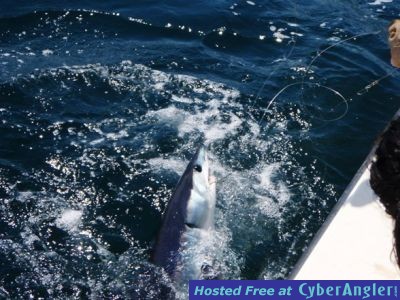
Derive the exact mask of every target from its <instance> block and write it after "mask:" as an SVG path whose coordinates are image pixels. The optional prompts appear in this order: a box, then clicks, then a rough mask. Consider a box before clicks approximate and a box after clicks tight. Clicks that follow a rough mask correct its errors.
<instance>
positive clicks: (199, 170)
mask: <svg viewBox="0 0 400 300" xmlns="http://www.w3.org/2000/svg"><path fill="white" fill-rule="evenodd" d="M193 169H195V170H196V171H197V172H199V173H201V171H202V170H203V169H202V168H201V166H200V165H195V166H194V168H193Z"/></svg>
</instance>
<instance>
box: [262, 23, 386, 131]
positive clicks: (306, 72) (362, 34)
mask: <svg viewBox="0 0 400 300" xmlns="http://www.w3.org/2000/svg"><path fill="white" fill-rule="evenodd" d="M380 32H381V30H378V31H372V32H367V33H360V34H357V35H354V36H351V37H348V38H346V39H343V40H340V41H338V42H336V43H334V44H332V45H330V46H328V47H326V48H324V49H323V50H322V51H320V52H318V53H317V55H316V56H315V57H314V58H313V59H312V60H311V61H310V63H309V64H308V65H307V67H306V70H305V72H304V75H303V77H302V79H301V81H299V82H295V83H290V84H287V85H286V86H284V87H283V88H282V89H280V90H279V91H278V92H277V93H276V94H275V95H274V96H273V97H272V99H271V100H270V101H269V103H268V105H267V108H266V111H265V112H264V113H263V115H262V117H261V119H260V121H259V122H258V125H260V124H261V122H262V121H263V119H264V117H265V116H266V114H267V111H268V109H269V108H270V107H271V105H272V104H273V103H274V102H275V101H276V99H277V98H278V97H279V96H280V95H281V94H282V93H283V92H284V91H285V90H286V89H288V88H289V87H291V86H295V85H300V86H301V103H302V106H303V108H304V109H306V107H305V105H304V101H303V100H304V92H303V91H304V85H310V86H317V87H321V88H324V89H326V90H328V91H330V92H333V93H334V94H335V95H336V96H338V97H339V98H340V99H341V100H342V103H344V104H345V112H344V113H342V114H341V115H340V116H338V117H336V118H333V119H329V120H326V119H325V120H324V119H323V121H326V122H331V121H337V120H339V119H341V118H343V117H344V116H345V115H346V114H347V112H348V109H349V105H348V100H347V99H346V98H345V97H344V96H343V95H342V94H341V93H340V92H339V91H337V90H335V89H333V88H331V87H329V86H325V85H321V84H319V83H314V82H307V81H305V77H306V76H307V75H308V73H309V71H310V69H311V67H312V66H313V65H314V63H315V62H316V60H317V59H318V58H319V57H321V56H322V55H323V54H324V53H325V52H327V51H329V50H330V49H332V48H333V47H336V46H339V45H341V44H343V43H345V42H347V41H350V40H354V39H357V38H360V37H365V36H369V35H377V34H379V33H380ZM391 74H392V73H390V74H387V75H385V76H384V77H382V78H380V79H378V80H375V81H374V82H373V83H371V84H370V85H368V86H367V87H366V88H367V89H368V88H371V87H372V86H374V85H376V84H378V83H379V82H380V81H381V80H383V79H384V78H386V77H389V76H390V75H391ZM361 91H362V90H360V91H359V92H361Z"/></svg>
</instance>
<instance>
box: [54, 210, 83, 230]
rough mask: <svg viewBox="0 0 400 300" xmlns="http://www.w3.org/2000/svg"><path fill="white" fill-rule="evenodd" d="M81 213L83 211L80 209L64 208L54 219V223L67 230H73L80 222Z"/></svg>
mask: <svg viewBox="0 0 400 300" xmlns="http://www.w3.org/2000/svg"><path fill="white" fill-rule="evenodd" d="M82 215H83V211H81V210H74V209H66V210H64V211H63V212H62V214H61V216H60V217H59V218H58V219H57V220H56V225H57V226H58V227H60V228H63V229H66V230H68V231H75V230H77V228H78V226H79V224H80V223H81V218H82Z"/></svg>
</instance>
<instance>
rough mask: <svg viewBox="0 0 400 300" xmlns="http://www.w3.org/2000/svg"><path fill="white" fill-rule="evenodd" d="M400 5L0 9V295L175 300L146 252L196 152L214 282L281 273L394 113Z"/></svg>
mask: <svg viewBox="0 0 400 300" xmlns="http://www.w3.org/2000/svg"><path fill="white" fill-rule="evenodd" d="M399 12H400V7H399V6H398V5H396V3H392V2H388V3H380V1H375V3H374V1H372V0H371V3H367V2H365V1H348V0H341V1H325V0H315V1H259V0H254V1H192V2H190V1H168V2H164V1H162V2H160V1H134V2H132V1H112V2H111V1H83V0H81V1H69V2H68V3H63V2H62V1H58V2H55V1H2V2H1V3H0V238H1V240H0V298H12V299H16V298H21V299H27V298H29V297H32V298H34V299H38V298H45V299H65V298H77V299H78V298H92V299H99V298H113V297H114V299H160V298H162V297H164V298H165V297H168V295H169V297H171V298H174V297H180V298H185V295H184V294H183V295H182V294H179V291H178V292H177V293H176V294H175V292H174V291H175V290H176V289H177V290H179V287H178V288H177V287H174V286H173V284H172V283H171V282H170V281H169V279H168V278H167V276H166V275H165V274H164V273H163V272H162V270H160V269H159V268H157V267H155V266H153V265H152V264H151V263H149V257H150V254H151V248H152V245H153V241H154V238H155V236H156V234H157V231H158V229H159V227H160V223H161V217H162V212H163V210H164V209H165V207H166V204H167V201H168V199H169V197H170V195H171V192H172V190H173V188H174V186H175V184H176V183H177V181H178V179H179V176H180V174H181V173H182V171H183V170H184V168H185V166H186V163H187V162H188V160H189V159H190V157H191V155H192V154H193V153H194V151H195V149H196V147H197V145H199V144H200V143H206V144H207V145H209V149H210V156H211V159H212V161H213V163H212V168H213V170H214V173H215V175H216V176H217V178H219V180H220V181H219V183H217V189H218V191H217V193H218V196H217V211H216V232H215V235H214V236H213V237H212V238H211V240H210V248H211V249H210V253H215V261H217V262H218V265H219V269H220V270H221V273H222V278H225V279H229V278H233V279H256V278H261V279H276V278H286V277H287V276H288V275H289V274H290V271H291V269H292V267H293V266H294V264H295V263H296V261H297V260H298V258H299V257H300V255H301V254H302V252H303V251H304V250H305V249H306V247H307V245H308V244H309V242H310V240H311V238H312V237H313V235H314V234H315V232H316V231H317V230H318V228H319V226H320V225H321V224H322V222H323V221H324V220H325V218H326V216H327V215H328V214H329V212H330V210H331V208H332V207H333V205H334V204H335V203H336V201H337V200H338V198H339V197H340V195H341V193H342V192H343V190H344V189H345V187H346V185H347V184H348V183H349V181H350V180H351V178H352V176H353V175H354V173H355V172H356V170H357V169H358V167H359V166H360V164H361V163H362V161H363V160H364V158H365V156H366V155H367V153H368V152H369V150H370V147H371V145H372V144H373V141H374V139H375V138H376V136H377V135H378V134H379V132H380V131H381V130H382V129H383V128H384V126H385V124H386V122H387V121H388V120H389V119H390V118H391V116H392V115H393V114H394V113H395V111H396V110H397V109H398V107H399V105H400V100H399V96H398V95H399V92H398V87H399V78H400V77H399V75H398V74H397V72H393V69H392V67H391V66H390V64H389V52H388V49H387V48H388V47H387V43H386V26H387V24H388V22H389V21H390V20H391V19H393V18H394V17H395V16H397V15H398V14H399ZM373 32H375V34H368V35H365V36H362V37H359V38H357V39H356V40H349V41H348V42H345V43H341V44H339V45H337V46H336V47H333V48H331V49H330V50H329V51H327V52H324V53H323V54H322V55H321V56H320V57H319V58H318V59H316V60H315V61H314V63H313V64H312V65H310V62H311V60H312V58H313V57H315V55H317V53H319V52H320V51H321V50H323V49H324V48H326V47H328V46H330V45H332V44H334V43H337V42H340V41H342V40H344V39H346V38H348V37H351V36H354V35H358V34H364V33H365V34H367V33H373ZM306 71H307V72H306ZM392 72H393V73H392ZM388 73H392V75H391V76H389V77H387V78H385V79H384V80H382V81H380V82H379V84H377V85H374V86H373V87H371V88H370V89H368V90H363V89H364V87H366V86H367V85H368V84H370V83H371V82H373V81H374V80H376V79H378V78H380V77H382V76H384V75H386V74H388ZM301 81H304V82H305V83H304V84H303V85H301V84H297V85H293V86H290V87H288V88H287V89H286V90H284V92H283V93H281V94H280V96H279V97H278V98H276V99H275V100H274V102H273V103H272V104H271V105H268V104H269V102H270V100H271V99H272V98H273V97H274V95H276V93H278V92H279V91H280V89H282V88H283V87H284V86H285V85H287V84H294V83H298V82H301ZM309 82H312V83H313V84H310V83H309ZM316 84H319V86H318V85H316ZM322 86H328V87H330V88H331V89H333V90H335V91H336V92H337V93H340V94H341V95H342V96H343V98H344V99H343V98H341V97H339V96H338V94H337V93H335V92H332V90H329V89H327V88H324V87H322ZM302 87H303V88H302ZM360 90H363V92H362V93H359V94H360V95H358V94H357V92H358V91H360ZM160 295H162V296H160Z"/></svg>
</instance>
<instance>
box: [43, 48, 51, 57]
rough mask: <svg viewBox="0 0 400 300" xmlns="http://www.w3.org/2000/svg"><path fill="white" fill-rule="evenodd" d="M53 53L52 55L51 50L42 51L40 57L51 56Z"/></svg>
mask: <svg viewBox="0 0 400 300" xmlns="http://www.w3.org/2000/svg"><path fill="white" fill-rule="evenodd" d="M53 53H54V52H53V50H50V49H44V50H42V55H43V56H49V55H52V54H53Z"/></svg>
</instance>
